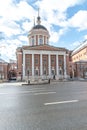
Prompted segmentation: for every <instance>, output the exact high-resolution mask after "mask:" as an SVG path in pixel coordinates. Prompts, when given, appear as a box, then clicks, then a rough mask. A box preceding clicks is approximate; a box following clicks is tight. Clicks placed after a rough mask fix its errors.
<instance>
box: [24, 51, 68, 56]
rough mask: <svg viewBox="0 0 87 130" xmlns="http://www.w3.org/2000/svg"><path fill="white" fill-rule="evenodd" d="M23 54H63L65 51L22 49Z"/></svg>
mask: <svg viewBox="0 0 87 130" xmlns="http://www.w3.org/2000/svg"><path fill="white" fill-rule="evenodd" d="M23 52H24V54H44V55H45V54H46V55H47V54H50V55H65V54H66V52H65V51H45V50H23Z"/></svg>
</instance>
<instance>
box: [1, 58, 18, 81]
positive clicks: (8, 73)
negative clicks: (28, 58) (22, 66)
mask: <svg viewBox="0 0 87 130" xmlns="http://www.w3.org/2000/svg"><path fill="white" fill-rule="evenodd" d="M16 79H17V63H16V61H14V60H10V62H9V63H8V62H5V61H4V60H2V59H0V80H3V81H7V80H16Z"/></svg>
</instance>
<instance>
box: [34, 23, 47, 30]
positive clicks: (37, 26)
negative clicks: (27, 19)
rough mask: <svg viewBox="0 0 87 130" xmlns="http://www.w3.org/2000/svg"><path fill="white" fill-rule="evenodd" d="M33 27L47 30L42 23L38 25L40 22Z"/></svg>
mask: <svg viewBox="0 0 87 130" xmlns="http://www.w3.org/2000/svg"><path fill="white" fill-rule="evenodd" d="M33 29H43V30H46V31H47V29H46V28H45V27H44V26H43V25H40V24H38V25H35V26H34V27H33Z"/></svg>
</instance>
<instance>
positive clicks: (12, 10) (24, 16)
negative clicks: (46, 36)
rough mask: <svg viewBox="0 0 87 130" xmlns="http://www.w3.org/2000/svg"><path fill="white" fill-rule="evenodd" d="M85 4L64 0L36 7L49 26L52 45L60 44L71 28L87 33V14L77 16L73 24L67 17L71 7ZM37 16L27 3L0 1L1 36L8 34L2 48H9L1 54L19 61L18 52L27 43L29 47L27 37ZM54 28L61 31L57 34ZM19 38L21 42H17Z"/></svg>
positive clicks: (1, 42) (74, 0) (39, 2)
mask: <svg viewBox="0 0 87 130" xmlns="http://www.w3.org/2000/svg"><path fill="white" fill-rule="evenodd" d="M84 1H85V0H83V1H82V0H62V2H60V0H50V2H49V1H47V0H41V1H38V2H36V3H34V6H35V5H37V6H39V7H40V16H41V22H42V23H41V24H43V25H45V27H46V28H47V29H48V31H49V32H50V35H51V36H50V42H53V43H54V42H55V43H58V41H59V39H60V37H61V36H62V35H63V34H64V33H65V32H66V31H67V28H69V27H75V28H78V30H84V29H87V22H86V21H87V12H86V11H79V12H77V14H75V15H74V16H73V17H72V18H71V19H69V20H68V19H67V14H66V11H67V9H68V8H69V7H73V6H75V5H78V4H81V3H83V2H84ZM35 8H36V7H35ZM34 16H37V11H35V9H34V8H33V7H32V6H31V5H29V4H28V3H27V1H26V0H20V2H19V3H17V1H16V2H14V0H0V32H2V33H3V34H5V36H4V37H6V38H5V39H6V40H1V41H0V45H5V46H6V48H3V49H4V51H1V53H2V54H3V56H5V55H7V54H8V58H10V57H11V58H12V57H14V58H15V50H16V48H17V47H18V46H22V45H23V44H24V43H26V44H28V39H27V34H28V31H29V30H30V29H31V28H32V26H33V18H34ZM20 23H21V24H20ZM53 24H54V25H58V26H59V27H61V28H59V29H58V30H57V29H56V30H53V28H52V26H53ZM23 34H24V35H23ZM25 34H26V36H25ZM16 35H17V38H15V36H16ZM85 37H86V36H85ZM7 39H8V40H7Z"/></svg>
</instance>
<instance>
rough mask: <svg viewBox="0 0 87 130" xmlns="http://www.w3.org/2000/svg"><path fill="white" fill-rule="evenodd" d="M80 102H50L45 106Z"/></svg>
mask: <svg viewBox="0 0 87 130" xmlns="http://www.w3.org/2000/svg"><path fill="white" fill-rule="evenodd" d="M78 101H79V100H68V101H60V102H49V103H44V105H45V106H46V105H56V104H64V103H74V102H78Z"/></svg>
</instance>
